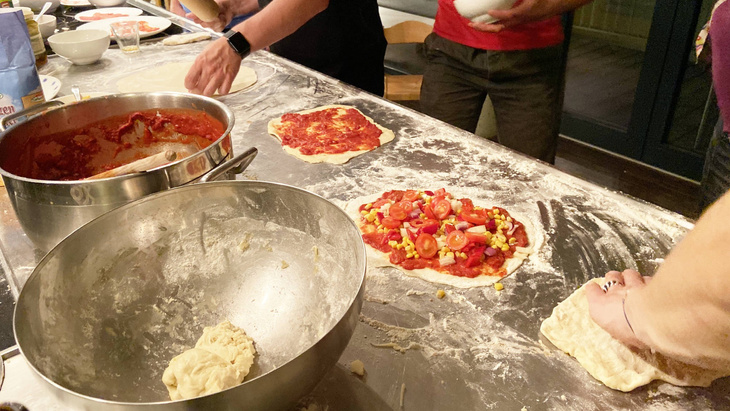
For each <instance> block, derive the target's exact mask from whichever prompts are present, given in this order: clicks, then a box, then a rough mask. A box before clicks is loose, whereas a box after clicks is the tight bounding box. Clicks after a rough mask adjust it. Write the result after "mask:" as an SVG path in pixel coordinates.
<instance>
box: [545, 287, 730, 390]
mask: <svg viewBox="0 0 730 411" xmlns="http://www.w3.org/2000/svg"><path fill="white" fill-rule="evenodd" d="M591 281H595V282H597V283H598V284H599V285H603V284H604V283H605V279H603V278H600V279H593V280H591ZM589 282H590V281H589ZM540 332H542V334H543V335H544V336H545V337H547V339H548V340H550V342H551V343H553V344H554V345H555V346H556V347H557V348H559V349H560V350H562V351H564V352H566V353H568V354H569V355H571V356H573V357H575V359H576V360H578V362H579V363H580V365H582V366H583V368H585V369H586V371H588V373H589V374H591V375H592V376H593V378H595V379H597V380H598V381H600V382H602V383H604V384H605V385H606V386H608V387H609V388H613V389H614V390H620V391H624V392H628V391H631V390H633V389H635V388H637V387H641V386H642V385H646V384H648V383H650V382H651V381H652V380H663V381H666V382H668V383H671V384H674V385H680V386H698V387H707V386H709V385H710V383H711V382H712V381H713V380H716V379H717V378H720V377H723V376H724V375H723V374H722V373H721V372H718V371H710V370H705V369H702V368H699V367H696V366H694V365H689V364H685V363H683V362H680V361H676V360H673V359H671V358H668V357H665V356H664V355H662V354H659V353H656V352H652V351H651V350H649V349H646V350H639V351H634V350H631V349H630V348H629V347H627V346H626V345H624V344H622V343H620V342H619V341H618V340H616V339H615V338H613V337H611V335H610V334H609V333H608V332H607V331H605V330H604V329H603V328H601V327H600V326H599V325H598V324H596V323H595V322H594V321H593V319H592V318H591V316H590V313H589V312H588V298H586V295H585V285H583V286H582V287H580V288H579V289H578V290H577V291H575V292H574V293H573V294H571V295H570V297H568V298H567V299H565V301H563V302H561V303H560V304H558V305H557V306H556V307H555V308H554V309H553V313H552V315H551V316H550V317H548V318H547V319H546V320H545V321H543V322H542V325H541V326H540Z"/></svg>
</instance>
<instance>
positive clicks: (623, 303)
mask: <svg viewBox="0 0 730 411" xmlns="http://www.w3.org/2000/svg"><path fill="white" fill-rule="evenodd" d="M628 296H629V294H628V293H627V294H626V295H625V296H624V298H623V299H622V300H621V309H622V310H623V311H624V319H626V324H628V325H629V329H630V330H631V332H632V333H633V334H634V335H636V333H635V332H634V327H632V326H631V322H630V321H629V316H628V315H626V297H628Z"/></svg>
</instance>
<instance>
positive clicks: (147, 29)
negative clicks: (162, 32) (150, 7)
mask: <svg viewBox="0 0 730 411" xmlns="http://www.w3.org/2000/svg"><path fill="white" fill-rule="evenodd" d="M159 29H160V28H159V27H154V26H150V24H149V23H147V22H146V21H144V20H140V21H139V31H140V32H143V33H152V32H153V31H157V30H159Z"/></svg>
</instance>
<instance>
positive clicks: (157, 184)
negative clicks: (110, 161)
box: [0, 93, 240, 251]
mask: <svg viewBox="0 0 730 411" xmlns="http://www.w3.org/2000/svg"><path fill="white" fill-rule="evenodd" d="M155 108H189V109H194V110H202V111H205V112H206V113H208V114H209V115H211V116H212V117H214V118H216V119H217V120H218V121H220V122H222V123H223V125H224V126H225V127H226V131H225V132H224V133H223V135H221V136H220V138H219V139H218V140H216V141H215V142H214V143H213V144H212V145H210V146H208V147H206V148H205V149H203V150H200V151H198V152H197V153H195V154H193V155H191V156H189V157H186V158H183V159H181V160H178V161H175V162H173V163H171V164H168V165H165V166H163V167H159V168H157V169H154V170H151V171H148V172H144V173H137V174H131V175H126V176H120V177H114V178H107V179H102V180H91V181H49V180H36V179H31V178H25V177H21V176H18V175H15V174H12V173H10V172H8V171H7V170H5V169H3V168H2V164H4V160H5V159H7V158H10V157H11V156H15V155H18V147H23V144H24V143H25V142H26V141H27V139H28V138H29V137H31V136H39V135H41V136H42V135H45V134H51V133H56V132H63V131H67V130H76V129H80V128H82V127H84V126H85V125H87V124H90V123H93V122H96V121H99V120H102V119H105V118H108V117H110V116H112V115H118V114H124V113H127V112H132V111H135V110H145V109H155ZM233 123H234V118H233V112H231V110H230V109H229V108H228V107H226V106H225V105H224V104H222V103H220V102H219V101H216V100H214V99H211V98H207V97H203V96H198V95H194V94H184V93H144V94H117V95H110V96H104V97H98V98H94V99H90V100H87V101H82V102H79V103H76V104H71V105H67V106H63V107H61V108H57V109H54V110H51V111H48V112H45V113H43V114H41V115H36V116H33V117H30V118H29V119H28V120H27V121H25V122H21V123H17V124H14V125H13V126H11V127H9V128H8V129H7V130H5V131H4V132H3V133H2V134H1V135H0V174H1V175H2V178H3V181H4V183H5V187H6V188H7V191H8V195H9V196H10V201H11V203H12V205H13V209H15V212H16V214H17V215H18V220H19V221H20V224H21V226H22V227H23V230H24V231H25V233H26V234H27V235H28V237H29V238H30V239H31V240H32V241H33V243H34V244H35V245H36V246H37V247H38V248H40V249H41V250H43V251H48V250H49V249H51V248H52V247H53V246H54V245H56V244H58V242H59V241H61V239H63V238H64V237H65V236H66V235H68V234H69V233H70V232H72V231H73V230H75V229H76V228H78V227H80V226H81V225H83V224H84V223H86V222H88V221H90V220H91V219H93V218H95V217H97V216H99V215H101V214H103V213H105V212H107V211H109V210H111V209H113V208H116V207H118V206H120V205H122V204H125V203H128V202H130V201H132V200H136V199H138V198H141V197H143V196H146V195H148V194H151V193H155V192H158V191H162V190H166V189H168V188H171V187H177V186H180V185H183V184H186V183H189V182H191V181H193V180H195V179H197V178H199V177H201V176H202V175H204V174H205V173H207V172H209V171H211V170H213V169H214V168H215V167H216V166H218V165H220V164H221V163H223V162H224V161H225V159H226V158H229V157H230V156H231V137H230V132H231V130H232V129H233ZM239 162H240V161H239Z"/></svg>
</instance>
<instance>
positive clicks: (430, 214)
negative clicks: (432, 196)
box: [422, 204, 436, 220]
mask: <svg viewBox="0 0 730 411" xmlns="http://www.w3.org/2000/svg"><path fill="white" fill-rule="evenodd" d="M422 210H423V214H426V217H428V218H430V219H432V220H436V214H434V213H433V207H431V204H424V205H423V208H422Z"/></svg>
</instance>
